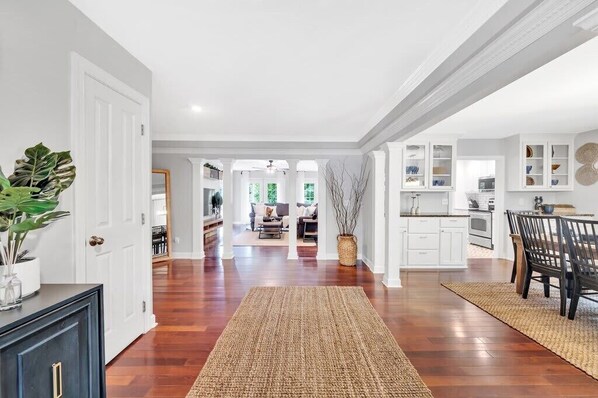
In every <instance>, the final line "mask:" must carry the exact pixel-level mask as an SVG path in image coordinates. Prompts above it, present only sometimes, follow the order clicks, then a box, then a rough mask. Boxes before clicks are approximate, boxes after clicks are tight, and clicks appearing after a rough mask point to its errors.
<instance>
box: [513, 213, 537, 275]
mask: <svg viewBox="0 0 598 398" xmlns="http://www.w3.org/2000/svg"><path fill="white" fill-rule="evenodd" d="M517 214H524V215H525V214H536V212H535V211H521V210H520V211H513V210H507V221H508V222H509V230H510V231H511V235H519V224H518V223H517ZM513 253H514V255H513V271H511V283H515V277H516V276H517V245H516V244H515V241H514V240H513Z"/></svg>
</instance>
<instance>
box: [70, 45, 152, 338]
mask: <svg viewBox="0 0 598 398" xmlns="http://www.w3.org/2000/svg"><path fill="white" fill-rule="evenodd" d="M86 76H89V77H91V78H93V79H94V80H97V81H98V82H100V83H102V84H104V85H106V86H108V87H110V88H111V89H113V90H115V91H117V92H118V93H120V94H122V95H124V96H125V97H128V98H130V99H131V100H133V101H135V102H137V103H139V104H141V108H142V109H141V123H142V124H143V126H144V139H145V142H144V147H143V148H142V153H141V159H142V165H141V167H142V169H141V172H142V175H144V176H146V177H145V178H143V181H142V187H143V188H142V189H143V192H145V198H147V200H145V201H144V202H143V205H142V206H141V208H142V211H143V213H145V214H147V215H148V216H149V214H150V201H151V170H152V166H151V143H152V141H151V135H150V125H149V120H150V104H149V99H148V98H147V97H145V96H144V95H143V94H140V93H139V92H137V91H135V90H134V89H132V88H131V87H129V86H127V85H126V84H125V83H123V82H121V81H120V80H118V79H117V78H115V77H114V76H112V75H111V74H110V73H108V72H106V71H104V70H102V69H101V68H99V67H98V66H96V65H94V64H93V63H91V62H90V61H88V60H87V59H85V58H83V57H82V56H81V55H79V54H77V53H75V52H71V87H70V89H71V90H70V92H71V97H70V99H71V152H72V155H73V159H74V161H75V163H76V165H77V174H78V175H79V176H80V177H79V178H76V179H75V183H74V193H75V198H74V206H73V209H74V211H73V216H72V217H71V220H72V223H73V247H74V256H75V283H86V282H87V275H86V267H85V263H86V259H85V250H86V245H87V242H86V237H85V231H86V229H85V227H86V214H87V212H86V211H87V198H86V193H87V181H86V180H85V179H84V178H83V177H82V176H85V175H86V168H87V165H86V163H85V144H86V137H85V77H86ZM149 225H150V224H149V223H147V222H146V223H145V225H144V226H143V235H144V236H145V238H144V239H142V250H143V253H142V259H143V262H144V263H145V264H147V266H146V267H142V269H143V273H144V274H143V275H140V277H142V278H143V283H142V286H143V299H144V301H145V303H146V312H145V314H144V331H145V332H147V331H148V330H150V329H151V328H153V327H154V326H156V317H155V316H154V313H153V312H154V311H153V308H154V307H153V294H152V259H151V247H150V240H151V230H150V228H149Z"/></svg>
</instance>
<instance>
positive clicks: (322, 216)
mask: <svg viewBox="0 0 598 398" xmlns="http://www.w3.org/2000/svg"><path fill="white" fill-rule="evenodd" d="M316 163H317V164H318V184H317V185H318V188H317V190H318V196H317V201H318V255H317V257H316V258H317V259H318V260H326V258H327V257H328V256H327V241H328V222H327V220H328V218H327V217H328V210H327V208H328V189H327V188H326V166H327V165H328V159H316Z"/></svg>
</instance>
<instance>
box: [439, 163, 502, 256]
mask: <svg viewBox="0 0 598 398" xmlns="http://www.w3.org/2000/svg"><path fill="white" fill-rule="evenodd" d="M457 160H494V162H495V163H494V167H495V170H494V174H495V178H496V186H495V187H494V199H495V201H496V202H495V203H496V205H495V207H494V216H495V217H494V219H495V220H496V228H495V231H493V232H492V233H493V234H494V237H496V239H495V241H494V244H495V245H494V254H493V256H492V258H506V247H505V244H506V243H505V238H504V237H505V236H508V234H506V232H505V231H506V228H507V227H506V222H505V221H506V217H505V215H504V214H505V211H506V209H505V192H506V189H507V173H506V169H505V167H506V165H505V157H504V156H498V155H497V156H485V155H480V156H473V155H472V156H457ZM454 170H455V173H456V168H455V169H454ZM454 194H455V191H451V202H452V203H455V201H454V199H453V198H452V196H453V195H454ZM509 239H510V238H509Z"/></svg>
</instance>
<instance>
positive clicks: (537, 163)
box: [522, 141, 573, 191]
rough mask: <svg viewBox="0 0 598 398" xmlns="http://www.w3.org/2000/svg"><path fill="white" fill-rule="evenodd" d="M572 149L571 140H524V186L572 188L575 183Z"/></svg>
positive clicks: (530, 188)
mask: <svg viewBox="0 0 598 398" xmlns="http://www.w3.org/2000/svg"><path fill="white" fill-rule="evenodd" d="M572 151H573V148H572V145H571V143H569V142H551V141H548V142H532V141H529V142H523V145H522V155H523V164H522V185H523V188H524V189H525V190H534V191H538V190H542V189H547V190H561V191H565V190H570V189H571V188H572V183H573V181H572V175H573V173H572V172H573V159H572Z"/></svg>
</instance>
